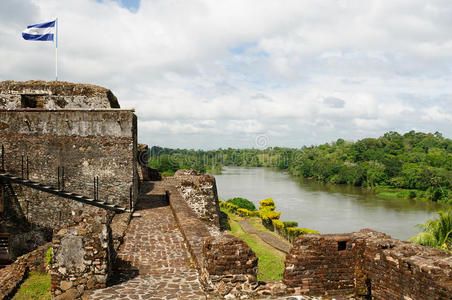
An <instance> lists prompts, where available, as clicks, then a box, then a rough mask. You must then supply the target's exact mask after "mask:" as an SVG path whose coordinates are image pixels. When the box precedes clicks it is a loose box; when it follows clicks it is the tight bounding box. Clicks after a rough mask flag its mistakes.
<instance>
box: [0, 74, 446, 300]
mask: <svg viewBox="0 0 452 300" xmlns="http://www.w3.org/2000/svg"><path fill="white" fill-rule="evenodd" d="M0 141H1V145H2V154H1V155H2V162H1V168H0V265H3V266H5V265H6V267H4V268H2V269H0V299H4V298H8V297H10V296H11V295H13V294H14V292H15V291H16V290H17V288H18V287H19V286H20V284H21V282H22V281H23V279H24V278H25V277H26V274H27V272H28V271H30V270H40V271H48V272H50V274H51V291H52V297H53V298H55V299H80V298H83V297H84V295H85V294H86V292H87V291H90V290H94V289H99V288H104V287H106V286H107V285H108V284H109V281H110V279H111V276H112V268H113V265H114V263H115V260H116V255H117V252H118V249H119V246H120V245H121V243H122V241H123V238H124V235H125V232H126V229H127V226H128V223H129V221H130V219H131V217H132V213H133V211H134V207H135V204H136V203H137V196H138V194H139V190H140V186H141V184H140V183H141V182H143V181H149V180H152V181H156V180H160V181H159V182H160V184H159V185H158V186H159V188H162V192H163V193H166V195H167V198H168V203H169V205H170V207H171V210H172V213H173V215H174V218H175V220H176V223H177V225H178V229H179V230H180V232H181V233H182V236H183V238H184V240H185V243H186V245H187V248H188V250H189V252H190V254H191V257H192V260H193V262H194V264H195V266H196V268H197V270H198V273H199V280H200V282H201V283H202V284H203V287H204V289H205V291H206V292H208V293H209V294H213V295H216V296H215V297H217V298H227V299H231V298H269V299H276V298H280V297H287V296H290V295H298V296H299V298H297V299H301V298H300V297H326V298H332V297H337V296H338V295H339V296H341V297H351V298H367V299H371V298H372V299H405V300H410V299H412V300H414V299H450V295H451V294H452V256H451V255H450V254H448V253H446V252H443V251H439V250H435V249H432V248H428V247H423V246H419V245H415V244H411V243H407V242H401V241H399V240H396V239H392V238H390V237H389V236H387V235H385V234H382V233H378V232H374V231H371V230H362V231H360V232H358V233H350V234H341V235H318V234H314V235H302V236H300V237H299V238H297V239H296V240H295V241H294V243H293V248H292V250H291V251H290V253H289V254H288V255H287V258H286V266H285V270H284V277H283V280H282V281H275V282H268V283H263V282H259V281H258V280H257V261H258V260H257V257H256V255H255V254H254V253H253V251H252V250H251V249H250V248H249V247H248V246H247V245H246V244H245V243H244V242H243V241H241V240H238V239H237V238H235V237H232V236H229V235H225V234H224V233H223V232H222V231H221V228H220V211H219V206H218V195H217V190H216V183H215V178H214V177H213V176H211V175H199V174H197V173H196V172H194V171H187V170H184V171H178V172H177V173H176V174H175V176H174V177H171V178H165V179H162V178H161V177H160V175H159V174H158V172H156V170H152V169H150V168H148V167H147V160H148V157H147V154H148V148H147V146H146V145H140V144H138V142H137V118H136V116H135V114H134V111H133V110H130V109H121V108H120V106H119V103H118V100H117V99H116V97H115V96H114V95H113V93H112V92H111V91H109V90H107V89H104V88H101V87H97V86H93V85H83V84H73V83H66V82H43V81H28V82H12V81H6V82H1V83H0ZM50 247H51V248H52V249H53V250H52V251H53V256H52V259H51V262H52V264H51V266H46V256H48V249H49V248H50ZM280 299H281V298H280Z"/></svg>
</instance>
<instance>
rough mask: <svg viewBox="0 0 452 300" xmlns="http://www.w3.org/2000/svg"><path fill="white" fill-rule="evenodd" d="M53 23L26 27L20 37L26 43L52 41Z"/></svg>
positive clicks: (53, 33)
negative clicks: (26, 41)
mask: <svg viewBox="0 0 452 300" xmlns="http://www.w3.org/2000/svg"><path fill="white" fill-rule="evenodd" d="M54 35H55V21H51V22H47V23H41V24H36V25H30V26H27V29H25V30H24V31H22V37H23V38H24V39H25V40H28V41H53V39H54Z"/></svg>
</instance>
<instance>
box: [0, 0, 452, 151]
mask: <svg viewBox="0 0 452 300" xmlns="http://www.w3.org/2000/svg"><path fill="white" fill-rule="evenodd" d="M118 3H119V2H118V1H116V0H114V1H113V0H112V1H110V0H104V1H102V3H99V2H98V1H95V0H78V1H69V0H66V1H62V0H39V1H38V0H5V1H0V38H1V39H2V43H1V44H0V56H1V57H3V58H5V59H3V60H2V64H0V80H8V79H13V80H28V79H44V80H52V79H53V76H54V75H53V74H54V66H53V64H54V48H53V45H52V44H50V43H38V42H27V41H24V40H22V39H21V37H20V32H21V30H23V29H24V28H25V26H26V25H30V24H32V23H38V22H41V21H47V20H50V19H52V18H53V17H55V16H58V17H59V20H60V45H59V46H60V47H59V54H60V78H61V79H62V80H67V81H75V82H89V83H94V84H99V85H102V86H105V87H108V88H110V89H112V90H113V91H114V93H115V94H116V95H117V96H118V98H119V100H120V103H121V105H122V107H135V108H136V109H137V110H136V111H137V115H138V116H139V134H140V139H141V140H142V142H146V143H149V144H151V145H155V144H159V145H162V146H173V147H174V146H176V147H188V148H191V147H193V148H215V147H228V146H252V145H253V143H254V138H255V137H254V135H256V134H264V135H266V136H268V137H269V141H270V143H271V144H273V145H282V146H284V145H287V146H296V147H299V146H302V145H305V144H308V145H309V144H318V143H323V142H328V141H331V140H336V139H337V138H339V137H344V138H346V139H356V138H362V137H365V136H378V135H381V134H383V133H384V131H385V130H398V131H404V130H410V129H417V130H425V131H435V130H440V131H442V132H443V134H444V135H445V136H447V137H451V136H452V129H451V128H450V126H449V124H450V121H451V116H452V110H451V109H450V108H449V107H450V99H452V86H451V85H450V82H451V80H452V74H451V73H450V70H451V68H452V35H450V28H451V26H452V20H451V18H450V15H451V14H452V6H451V5H450V4H449V2H448V1H446V0H435V1H428V2H425V1H421V0H410V1H408V0H397V1H385V2H382V1H379V0H369V1H359V0H344V1H333V0H331V1H314V0H312V1H298V0H289V1H284V3H281V2H278V1H273V0H248V1H239V0H231V1H225V2H222V1H216V0H195V1H164V0H157V1H145V0H142V1H141V3H140V6H139V9H138V10H137V11H134V10H132V11H130V10H128V9H127V8H124V7H121V6H120V5H119V4H118ZM187 136H190V138H186V137H187Z"/></svg>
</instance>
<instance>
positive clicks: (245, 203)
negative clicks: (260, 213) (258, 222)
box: [226, 197, 256, 211]
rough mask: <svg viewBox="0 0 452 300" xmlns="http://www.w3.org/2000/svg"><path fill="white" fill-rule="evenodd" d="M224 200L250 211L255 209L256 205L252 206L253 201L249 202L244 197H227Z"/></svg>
mask: <svg viewBox="0 0 452 300" xmlns="http://www.w3.org/2000/svg"><path fill="white" fill-rule="evenodd" d="M226 202H227V203H232V204H234V205H237V206H238V207H239V208H244V209H247V210H250V211H255V210H256V206H254V204H253V202H251V201H250V200H248V199H245V198H240V197H236V198H232V199H229V200H228V201H226Z"/></svg>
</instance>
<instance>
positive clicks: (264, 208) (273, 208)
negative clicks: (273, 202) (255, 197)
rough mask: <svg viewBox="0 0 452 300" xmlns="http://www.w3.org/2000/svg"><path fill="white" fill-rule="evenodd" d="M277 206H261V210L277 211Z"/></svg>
mask: <svg viewBox="0 0 452 300" xmlns="http://www.w3.org/2000/svg"><path fill="white" fill-rule="evenodd" d="M275 209H276V206H259V210H275Z"/></svg>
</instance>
